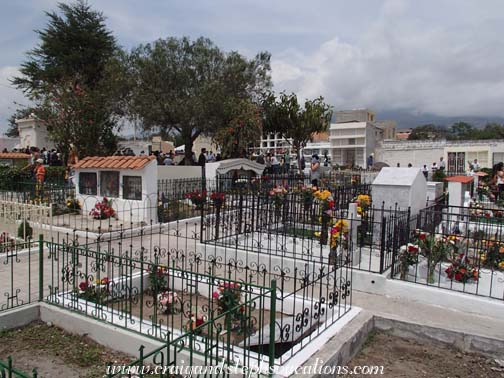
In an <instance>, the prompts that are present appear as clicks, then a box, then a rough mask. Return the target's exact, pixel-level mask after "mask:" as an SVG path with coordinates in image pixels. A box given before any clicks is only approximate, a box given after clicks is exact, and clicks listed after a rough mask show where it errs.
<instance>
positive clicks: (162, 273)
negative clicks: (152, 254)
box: [148, 265, 168, 293]
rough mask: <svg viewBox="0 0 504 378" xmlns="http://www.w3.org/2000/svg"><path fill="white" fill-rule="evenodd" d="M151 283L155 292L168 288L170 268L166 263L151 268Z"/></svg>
mask: <svg viewBox="0 0 504 378" xmlns="http://www.w3.org/2000/svg"><path fill="white" fill-rule="evenodd" d="M148 278H149V284H150V288H151V290H152V292H153V293H162V292H164V291H166V290H168V269H167V268H166V267H165V266H164V265H152V266H151V267H150V268H149V277H148Z"/></svg>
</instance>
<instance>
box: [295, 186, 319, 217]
mask: <svg viewBox="0 0 504 378" xmlns="http://www.w3.org/2000/svg"><path fill="white" fill-rule="evenodd" d="M315 190H316V188H315V187H313V186H305V185H303V186H300V187H299V189H298V190H297V191H298V193H300V194H301V198H302V201H303V207H304V210H305V211H309V210H310V209H311V207H312V205H313V193H314V192H315Z"/></svg>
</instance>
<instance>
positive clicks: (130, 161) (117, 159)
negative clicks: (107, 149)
mask: <svg viewBox="0 0 504 378" xmlns="http://www.w3.org/2000/svg"><path fill="white" fill-rule="evenodd" d="M155 159H156V157H155V156H90V157H86V158H84V159H82V160H80V161H79V162H78V163H77V164H75V165H74V166H73V167H74V168H75V169H83V168H96V169H142V168H144V167H145V166H146V165H147V164H149V163H150V162H151V161H153V160H155Z"/></svg>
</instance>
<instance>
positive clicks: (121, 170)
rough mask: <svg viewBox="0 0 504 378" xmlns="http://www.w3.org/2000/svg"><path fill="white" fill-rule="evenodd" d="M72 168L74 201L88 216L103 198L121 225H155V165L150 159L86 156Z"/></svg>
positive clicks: (154, 161) (140, 157) (147, 157)
mask: <svg viewBox="0 0 504 378" xmlns="http://www.w3.org/2000/svg"><path fill="white" fill-rule="evenodd" d="M73 168H74V169H75V173H76V174H75V193H76V198H77V200H79V202H80V203H81V204H82V213H83V214H89V212H90V211H91V210H92V209H93V208H94V206H95V204H96V203H97V202H98V201H101V200H102V199H103V197H107V199H111V200H112V207H113V209H114V210H115V212H116V215H117V218H118V219H119V220H120V221H124V222H145V223H150V222H151V221H152V222H154V223H156V222H157V182H158V177H157V173H158V171H157V162H156V159H155V157H154V156H108V157H87V158H84V159H82V160H80V161H79V162H78V163H77V164H76V165H74V167H73Z"/></svg>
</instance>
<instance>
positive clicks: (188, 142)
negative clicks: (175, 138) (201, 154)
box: [184, 138, 197, 165]
mask: <svg viewBox="0 0 504 378" xmlns="http://www.w3.org/2000/svg"><path fill="white" fill-rule="evenodd" d="M192 148H193V140H192V138H186V139H185V144H184V149H185V150H184V157H185V159H184V165H193V164H194V162H193V159H192V153H193V151H192ZM196 158H197V157H196Z"/></svg>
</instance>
